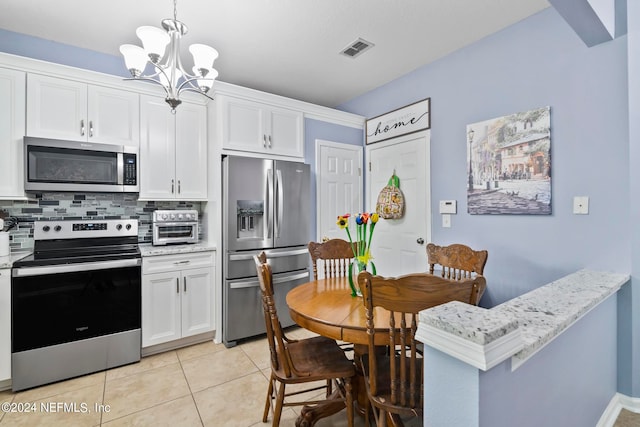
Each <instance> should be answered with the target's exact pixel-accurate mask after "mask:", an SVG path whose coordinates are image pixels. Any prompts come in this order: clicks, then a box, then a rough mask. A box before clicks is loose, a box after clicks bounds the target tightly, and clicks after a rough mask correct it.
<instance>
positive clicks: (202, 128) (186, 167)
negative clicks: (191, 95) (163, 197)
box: [175, 102, 207, 200]
mask: <svg viewBox="0 0 640 427" xmlns="http://www.w3.org/2000/svg"><path fill="white" fill-rule="evenodd" d="M175 119H176V144H175V145H176V166H175V167H176V193H175V194H176V197H177V198H179V199H183V200H199V199H202V200H206V199H207V108H206V107H205V106H204V105H196V104H188V103H186V102H183V103H182V104H181V105H180V107H178V109H177V110H176V115H175Z"/></svg>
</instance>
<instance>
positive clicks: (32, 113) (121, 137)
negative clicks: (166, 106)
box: [27, 74, 140, 147]
mask: <svg viewBox="0 0 640 427" xmlns="http://www.w3.org/2000/svg"><path fill="white" fill-rule="evenodd" d="M138 97H139V95H138V94H137V93H134V92H129V91H126V90H121V89H113V88H108V87H104V86H94V85H87V84H85V83H82V82H76V81H71V80H66V79H59V78H56V77H48V76H43V75H40V74H29V75H28V76H27V135H29V136H37V137H42V138H52V139H65V140H71V141H89V142H101V143H107V144H120V145H127V146H135V147H137V146H138V145H139V138H140V110H139V98H138Z"/></svg>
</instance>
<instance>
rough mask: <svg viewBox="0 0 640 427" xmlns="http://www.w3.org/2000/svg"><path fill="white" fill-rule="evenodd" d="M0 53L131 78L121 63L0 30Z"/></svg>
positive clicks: (115, 57)
mask: <svg viewBox="0 0 640 427" xmlns="http://www.w3.org/2000/svg"><path fill="white" fill-rule="evenodd" d="M79 37H81V35H79ZM0 52H6V53H11V54H13V55H19V56H26V57H28V58H33V59H40V60H42V61H48V62H54V63H56V64H63V65H68V66H70V67H76V68H82V69H85V70H91V71H97V72H100V73H105V74H112V75H114V76H122V77H131V75H130V74H129V72H128V71H127V69H126V67H125V65H124V59H123V58H122V57H118V56H112V55H107V54H105V53H99V52H95V51H93V50H89V49H83V48H79V47H75V46H69V45H66V44H62V43H57V42H53V41H51V40H46V39H41V38H38V37H32V36H27V35H24V34H19V33H14V32H11V31H7V30H2V29H0Z"/></svg>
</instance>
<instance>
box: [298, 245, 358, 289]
mask: <svg viewBox="0 0 640 427" xmlns="http://www.w3.org/2000/svg"><path fill="white" fill-rule="evenodd" d="M354 245H356V243H354ZM308 248H309V255H311V261H312V263H313V278H314V279H315V280H318V269H319V264H320V262H319V261H321V260H322V264H324V265H323V266H322V269H321V271H322V272H323V273H324V277H346V276H347V275H348V274H349V266H350V265H351V262H352V261H353V249H352V247H351V243H349V242H347V241H346V240H342V239H330V240H327V241H325V242H322V243H317V242H309V245H308ZM356 250H357V248H356Z"/></svg>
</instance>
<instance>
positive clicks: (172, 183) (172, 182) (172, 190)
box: [171, 179, 175, 194]
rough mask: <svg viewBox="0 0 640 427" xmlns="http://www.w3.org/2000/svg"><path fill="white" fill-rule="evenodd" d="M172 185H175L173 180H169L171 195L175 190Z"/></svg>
mask: <svg viewBox="0 0 640 427" xmlns="http://www.w3.org/2000/svg"><path fill="white" fill-rule="evenodd" d="M174 183H175V180H173V179H172V180H171V194H173V193H174V189H175V184H174Z"/></svg>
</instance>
